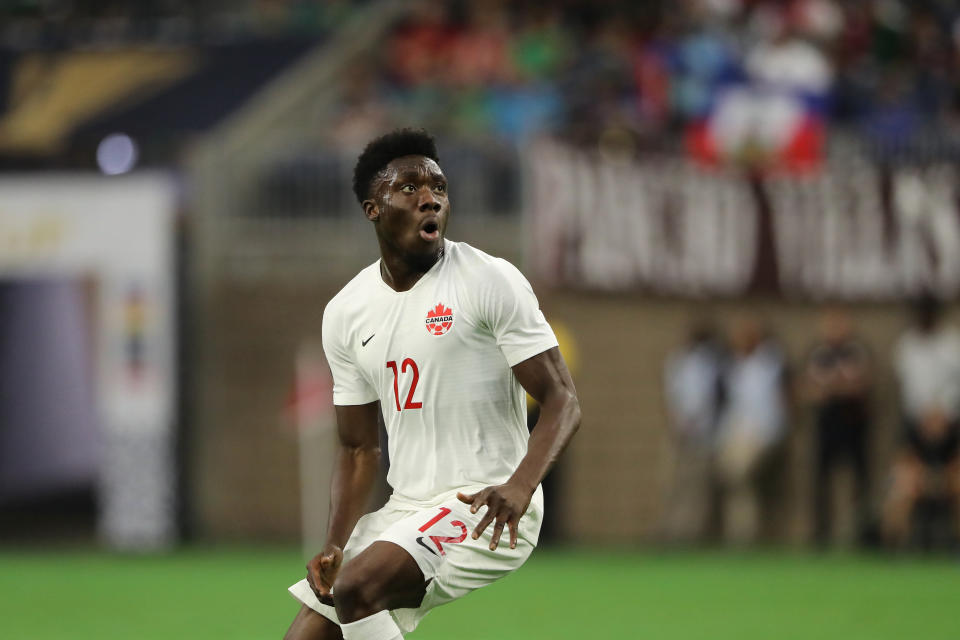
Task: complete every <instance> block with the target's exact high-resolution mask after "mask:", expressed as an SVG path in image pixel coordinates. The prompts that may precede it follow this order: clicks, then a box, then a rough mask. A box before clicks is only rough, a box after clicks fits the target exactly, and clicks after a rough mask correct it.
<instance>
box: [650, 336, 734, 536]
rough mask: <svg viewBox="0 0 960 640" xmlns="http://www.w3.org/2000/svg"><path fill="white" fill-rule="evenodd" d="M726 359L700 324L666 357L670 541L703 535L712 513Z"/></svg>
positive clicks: (666, 522)
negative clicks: (712, 482)
mask: <svg viewBox="0 0 960 640" xmlns="http://www.w3.org/2000/svg"><path fill="white" fill-rule="evenodd" d="M725 360H726V356H725V352H724V348H723V345H722V344H721V341H720V339H719V337H718V336H717V334H716V331H715V330H714V328H713V327H712V326H711V325H710V324H707V323H702V324H700V325H698V326H696V327H694V329H693V330H692V331H691V333H690V338H689V340H688V341H687V343H686V344H684V345H683V346H682V347H680V348H679V349H678V350H677V351H675V352H674V353H672V354H671V355H670V356H669V357H668V358H667V362H666V367H665V372H664V373H665V376H664V387H665V392H666V393H665V395H666V402H667V413H668V415H669V418H670V427H671V432H670V435H671V444H672V446H673V452H674V458H673V465H672V474H671V476H672V477H671V479H670V488H669V495H668V498H667V500H666V510H667V513H666V517H665V519H664V534H665V536H666V537H667V539H668V540H669V541H673V542H682V543H690V542H697V541H699V540H701V539H702V537H703V535H704V534H705V533H706V524H707V519H708V516H709V514H710V511H711V509H710V506H711V505H710V502H711V501H710V474H711V467H712V458H713V441H714V436H715V434H716V426H717V417H718V415H719V413H720V409H721V406H722V404H723V399H724V391H723V385H722V379H723V378H722V376H723V366H724V362H725Z"/></svg>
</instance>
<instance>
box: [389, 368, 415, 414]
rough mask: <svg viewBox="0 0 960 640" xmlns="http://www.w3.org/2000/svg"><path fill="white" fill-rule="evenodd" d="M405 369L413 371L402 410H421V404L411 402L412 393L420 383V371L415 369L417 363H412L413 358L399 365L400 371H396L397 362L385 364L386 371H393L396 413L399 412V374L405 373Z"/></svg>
mask: <svg viewBox="0 0 960 640" xmlns="http://www.w3.org/2000/svg"><path fill="white" fill-rule="evenodd" d="M407 367H409V368H410V369H411V370H413V382H411V383H410V391H409V392H407V400H406V401H405V402H404V403H403V408H404V409H422V408H423V403H422V402H414V401H413V392H414V391H416V390H417V383H418V382H420V369H418V368H417V363H416V362H414V361H413V358H406V359H405V360H404V361H403V362H402V363H401V365H400V370H399V371H397V362H396V360H391V361H390V362H388V363H387V369H391V370H393V399H394V401H395V402H396V403H397V411H400V384H399V382H398V379H399V378H400V374H401V373H406V372H407Z"/></svg>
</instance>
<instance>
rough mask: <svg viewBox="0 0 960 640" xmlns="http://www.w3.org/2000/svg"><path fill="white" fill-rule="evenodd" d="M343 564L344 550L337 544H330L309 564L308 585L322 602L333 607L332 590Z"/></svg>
mask: <svg viewBox="0 0 960 640" xmlns="http://www.w3.org/2000/svg"><path fill="white" fill-rule="evenodd" d="M342 563H343V550H342V549H341V548H340V547H338V546H337V545H335V544H328V545H327V546H326V547H324V549H323V551H321V552H320V553H318V554H317V555H315V556H314V557H313V560H311V561H310V562H308V563H307V584H309V585H310V588H311V589H312V590H313V593H314V595H316V596H317V599H318V600H319V601H320V602H322V603H323V604H328V605H330V606H331V607H332V606H333V593H332V592H331V588H332V587H333V581H334V580H336V579H337V573H338V572H339V571H340V565H341V564H342Z"/></svg>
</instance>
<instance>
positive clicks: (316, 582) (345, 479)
mask: <svg viewBox="0 0 960 640" xmlns="http://www.w3.org/2000/svg"><path fill="white" fill-rule="evenodd" d="M379 410H380V409H379V405H378V404H377V403H376V402H371V403H368V404H360V405H345V406H337V407H336V411H337V434H338V437H339V440H340V447H339V450H338V452H337V458H336V461H335V462H334V468H333V482H332V484H331V488H330V522H329V524H328V525H327V542H326V544H325V545H324V548H323V551H321V552H320V553H318V554H317V555H316V556H314V558H313V559H312V560H311V561H310V562H309V563H307V582H308V583H309V584H310V588H311V589H313V592H314V593H315V594H316V596H317V598H319V600H320V602H323V603H324V604H329V605H333V597H332V596H331V594H330V588H331V587H332V586H333V581H334V580H336V578H337V573H338V572H339V570H340V564H341V563H342V562H343V547H344V545H345V544H346V543H347V539H348V538H349V537H350V533H351V532H352V531H353V528H354V527H355V526H356V524H357V521H358V520H359V519H360V517H361V516H363V515H364V514H365V513H366V510H367V503H368V502H369V499H370V491H371V489H372V488H373V483H374V481H375V480H376V477H377V473H378V469H379V466H380V434H379V430H378V426H377V412H378V411H379Z"/></svg>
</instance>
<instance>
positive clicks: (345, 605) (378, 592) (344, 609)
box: [333, 570, 387, 623]
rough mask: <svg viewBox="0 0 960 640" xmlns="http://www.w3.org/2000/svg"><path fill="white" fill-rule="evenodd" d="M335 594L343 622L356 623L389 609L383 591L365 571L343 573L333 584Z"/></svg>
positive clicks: (335, 600)
mask: <svg viewBox="0 0 960 640" xmlns="http://www.w3.org/2000/svg"><path fill="white" fill-rule="evenodd" d="M333 593H334V602H335V604H336V609H337V616H338V617H339V618H340V621H341V622H345V623H346V622H354V621H356V620H360V619H361V618H366V617H367V616H372V615H373V614H375V613H377V612H378V611H383V610H384V609H386V608H387V607H386V603H385V597H384V594H383V593H382V589H381V588H380V587H379V585H378V584H377V583H376V581H375V580H374V579H373V576H369V575H366V572H365V571H363V570H353V571H349V570H348V571H342V572H341V573H340V575H339V576H338V577H337V580H336V582H334V584H333Z"/></svg>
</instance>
